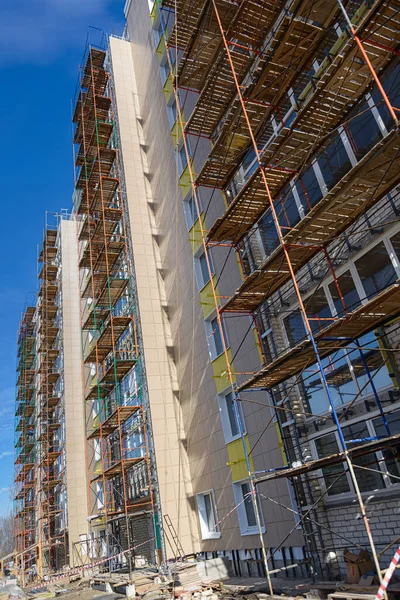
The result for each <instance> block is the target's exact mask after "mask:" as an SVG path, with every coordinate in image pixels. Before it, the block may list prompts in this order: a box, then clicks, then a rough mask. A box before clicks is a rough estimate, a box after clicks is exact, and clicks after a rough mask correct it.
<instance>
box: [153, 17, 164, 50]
mask: <svg viewBox="0 0 400 600" xmlns="http://www.w3.org/2000/svg"><path fill="white" fill-rule="evenodd" d="M162 35H163V26H162V23H159V24H158V25H157V26H156V27H155V28H154V29H153V36H154V43H155V46H156V48H158V44H159V43H160V40H161V38H162Z"/></svg>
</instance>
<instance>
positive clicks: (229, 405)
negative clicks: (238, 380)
mask: <svg viewBox="0 0 400 600" xmlns="http://www.w3.org/2000/svg"><path fill="white" fill-rule="evenodd" d="M225 403H226V410H227V413H228V418H229V426H230V429H231V435H232V437H235V436H236V435H238V434H239V425H238V421H237V417H236V412H235V406H234V404H233V396H232V393H229V394H227V395H226V396H225Z"/></svg>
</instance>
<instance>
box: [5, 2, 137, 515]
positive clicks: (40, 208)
mask: <svg viewBox="0 0 400 600" xmlns="http://www.w3.org/2000/svg"><path fill="white" fill-rule="evenodd" d="M124 4H125V0H3V1H2V2H1V19H0V71H1V74H0V77H1V88H2V95H1V96H2V107H1V113H2V132H3V133H2V134H3V143H2V145H1V148H0V155H1V156H0V171H1V180H2V186H1V188H2V190H1V191H2V198H1V208H2V211H1V234H2V235H1V245H2V248H1V263H2V264H1V282H2V284H1V286H0V515H1V514H4V513H5V512H7V511H8V510H9V509H10V508H11V502H10V499H9V492H8V490H9V487H10V485H11V483H12V479H13V454H14V396H15V379H16V377H15V366H16V335H17V328H18V323H19V319H20V316H21V311H22V309H23V307H24V304H25V302H26V299H27V297H28V296H29V294H30V296H31V297H32V295H33V294H34V293H35V292H36V289H37V288H36V273H37V262H36V256H37V245H38V244H39V243H40V241H41V236H42V229H43V226H44V223H45V211H46V210H48V211H52V212H56V211H59V210H60V209H61V208H68V209H69V208H70V207H71V195H72V188H73V166H72V146H71V97H72V96H73V94H74V90H75V85H76V80H77V72H78V66H79V64H80V61H81V58H82V54H83V51H84V47H85V40H86V35H87V31H88V26H89V25H92V26H95V27H99V28H102V29H104V30H105V31H107V32H108V33H115V34H118V35H120V34H121V33H122V29H123V8H124Z"/></svg>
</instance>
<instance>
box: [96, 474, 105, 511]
mask: <svg viewBox="0 0 400 600" xmlns="http://www.w3.org/2000/svg"><path fill="white" fill-rule="evenodd" d="M96 505H97V508H98V510H100V509H102V508H104V485H103V482H102V481H97V482H96Z"/></svg>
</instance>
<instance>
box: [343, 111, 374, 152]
mask: <svg viewBox="0 0 400 600" xmlns="http://www.w3.org/2000/svg"><path fill="white" fill-rule="evenodd" d="M344 128H345V131H346V132H347V134H348V136H349V140H350V141H351V146H352V149H353V152H354V154H355V155H356V157H357V160H360V159H361V158H362V157H363V156H364V155H365V154H367V152H368V151H369V150H370V149H371V148H372V147H373V146H375V144H377V143H378V142H379V140H380V139H381V138H382V134H381V131H380V129H379V126H378V123H377V122H376V120H375V117H374V115H373V113H372V112H371V110H370V108H369V105H368V102H367V101H364V102H362V103H361V104H360V105H359V106H357V108H356V109H355V110H354V111H352V112H351V113H350V117H349V119H348V123H347V125H345V127H344Z"/></svg>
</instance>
